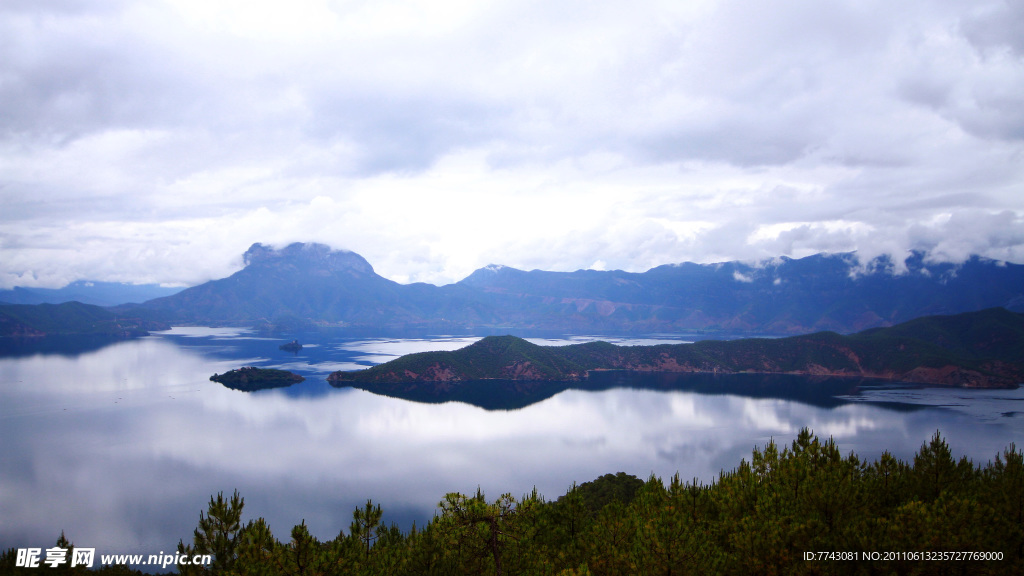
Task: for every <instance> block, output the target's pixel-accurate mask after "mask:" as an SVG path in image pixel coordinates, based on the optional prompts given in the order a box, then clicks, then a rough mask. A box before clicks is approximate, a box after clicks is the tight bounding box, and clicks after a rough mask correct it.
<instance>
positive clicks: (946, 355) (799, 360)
mask: <svg viewBox="0 0 1024 576" xmlns="http://www.w3.org/2000/svg"><path fill="white" fill-rule="evenodd" d="M599 370H629V371H640V372H677V373H728V374H734V373H742V372H754V373H766V374H807V375H816V376H856V377H861V378H884V379H888V380H896V381H905V382H919V383H925V384H942V385H949V386H964V387H978V388H1000V387H1015V386H1016V385H1017V384H1019V383H1020V382H1024V314H1018V313H1014V312H1010V311H1007V310H1005V309H1001V308H1000V309H990V310H984V311H981V312H973V313H965V314H960V315H955V316H934V317H929V318H921V319H917V320H914V321H911V322H908V323H905V324H901V325H899V326H895V327H892V328H881V329H873V330H869V331H864V332H861V333H858V334H854V335H851V336H842V335H840V334H836V333H834V332H820V333H815V334H810V335H805V336H793V337H788V338H778V339H769V338H751V339H743V340H733V341H712V340H706V341H701V342H697V343H694V344H661V345H655V346H615V345H613V344H609V343H606V342H589V343H586V344H574V345H569V346H557V347H544V346H538V345H536V344H531V343H530V342H527V341H526V340H523V339H521V338H516V337H514V336H489V337H487V338H484V339H482V340H480V341H478V342H476V343H474V344H472V345H470V346H467V347H465V348H462V349H460V350H455V351H451V352H423V353H419V354H410V355H407V356H403V357H401V358H397V359H395V360H392V361H390V362H387V363H384V364H380V365H378V366H374V367H372V368H368V369H366V370H360V371H354V372H335V373H333V374H331V375H330V377H329V378H328V381H329V382H331V384H333V385H336V386H342V385H348V384H355V385H373V384H394V383H429V384H430V385H431V386H432V387H434V388H435V389H451V388H452V386H451V384H452V383H459V382H467V381H473V380H488V379H495V380H522V381H566V382H574V381H580V380H583V379H586V378H587V377H588V373H589V372H591V371H599Z"/></svg>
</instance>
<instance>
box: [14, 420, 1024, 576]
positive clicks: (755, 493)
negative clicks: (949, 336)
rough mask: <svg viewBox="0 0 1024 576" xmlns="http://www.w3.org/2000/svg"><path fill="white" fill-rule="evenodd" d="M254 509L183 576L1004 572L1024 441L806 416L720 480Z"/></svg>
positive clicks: (208, 518) (1010, 557) (238, 509)
mask: <svg viewBox="0 0 1024 576" xmlns="http://www.w3.org/2000/svg"><path fill="white" fill-rule="evenodd" d="M243 508H244V499H243V498H242V497H241V496H240V495H239V494H238V492H237V491H236V492H235V493H234V494H233V495H232V496H231V497H225V496H224V494H223V493H221V494H217V495H216V497H211V498H210V503H209V508H208V510H207V512H206V513H200V520H199V525H198V527H197V528H196V530H195V532H194V534H193V537H192V538H191V539H190V540H191V541H190V542H189V543H188V544H186V543H185V542H184V541H182V542H180V543H179V545H178V551H179V552H180V553H181V554H188V555H194V554H210V555H212V557H213V563H212V565H210V566H208V567H196V566H182V567H180V572H181V573H182V574H200V573H216V574H240V575H241V574H247V575H268V576H269V575H278V574H282V575H283V574H289V575H290V574H322V575H335V574H338V575H340V574H367V575H369V574H410V575H411V574H425V575H432V574H437V575H448V574H495V575H501V574H538V575H541V574H543V575H562V576H571V575H583V574H595V575H597V574H607V575H617V574H622V575H625V574H709V573H716V574H873V573H886V574H888V573H898V574H947V573H948V574H960V573H971V574H1005V573H1013V572H1014V571H1015V570H1017V571H1019V570H1020V569H1021V568H1020V567H1021V566H1022V565H1024V458H1022V454H1021V452H1020V451H1019V450H1018V449H1017V448H1016V446H1015V445H1013V444H1011V445H1010V446H1009V447H1007V448H1006V449H1005V450H1004V451H1003V453H1001V454H998V455H996V456H995V459H994V460H993V461H990V462H988V463H987V464H985V465H983V466H976V465H974V464H973V463H972V462H971V461H969V460H967V459H966V458H961V459H959V460H956V459H955V458H954V457H953V455H952V454H951V452H950V449H949V446H948V444H947V443H946V441H945V440H944V439H943V438H942V437H941V436H940V434H939V433H938V432H936V433H935V435H934V436H933V437H932V438H931V440H930V441H928V442H926V443H924V444H923V445H922V446H921V448H920V450H919V451H918V453H917V454H916V455H915V456H914V458H913V459H912V461H909V462H904V461H901V460H899V459H897V458H895V457H893V456H892V455H891V454H889V453H884V454H883V455H882V456H881V457H880V458H879V459H878V460H877V461H874V462H866V461H864V460H862V459H861V458H859V457H858V456H857V455H856V454H853V453H850V454H847V455H843V454H842V453H840V450H839V449H838V447H837V446H836V444H835V442H834V441H833V440H832V439H829V440H826V441H822V440H820V439H819V438H818V437H817V436H815V435H814V434H812V433H811V432H810V431H809V430H807V429H804V430H801V431H800V433H799V434H798V435H797V437H796V438H795V439H794V440H793V441H792V443H791V444H789V445H788V446H787V445H779V444H776V443H775V442H774V441H773V442H769V443H768V444H767V445H765V446H764V447H763V448H759V449H755V450H754V451H753V453H752V454H751V457H750V459H749V460H747V459H744V460H742V461H741V462H740V463H739V465H738V466H737V467H736V468H734V469H733V470H730V471H722V472H721V473H720V474H719V476H718V477H717V478H716V479H715V480H714V481H712V482H710V483H702V482H700V481H698V480H696V479H694V480H692V481H683V480H682V479H681V478H680V477H679V475H678V474H676V475H675V476H674V477H672V478H670V479H668V481H667V482H666V481H663V480H662V479H661V478H658V477H656V476H653V475H652V476H651V477H650V478H648V479H647V480H646V481H643V480H640V479H638V478H636V477H634V476H630V475H628V474H625V473H622V472H620V473H618V474H606V475H604V476H602V477H600V478H597V479H595V480H593V481H591V482H587V483H584V484H580V485H573V486H572V487H571V488H569V490H568V491H567V492H566V493H565V494H564V495H562V496H559V497H558V498H556V499H554V500H547V499H545V498H544V497H543V496H542V495H540V494H538V493H537V491H536V490H533V491H532V492H531V493H528V494H524V495H521V496H518V497H516V496H513V495H512V494H502V495H501V496H499V497H497V498H490V497H487V496H486V495H485V494H484V492H483V491H482V490H480V489H478V490H477V492H476V493H473V494H461V493H457V492H452V493H449V494H447V495H445V496H444V498H443V499H442V500H441V501H440V502H439V504H438V509H437V513H436V514H435V516H434V518H433V519H431V520H430V521H429V522H427V523H426V524H425V525H423V526H422V527H417V526H415V525H414V526H413V527H412V528H411V529H409V530H402V529H400V528H399V527H397V526H395V525H393V524H392V525H388V526H385V525H383V524H382V523H381V517H382V509H381V505H380V504H379V503H374V502H372V501H370V500H367V502H366V504H365V506H361V507H359V508H357V509H356V510H355V511H354V512H353V519H352V523H351V524H350V526H349V527H348V530H347V532H346V531H345V530H340V531H339V533H338V535H337V536H336V537H334V538H332V539H330V540H327V541H321V540H318V539H317V538H316V537H314V536H313V535H312V534H310V532H309V530H308V528H307V527H306V525H305V522H303V523H300V524H299V525H297V526H295V527H293V528H292V529H291V532H290V534H288V536H286V537H285V538H281V537H280V536H279V535H275V534H274V533H272V531H271V529H270V527H269V526H268V525H267V522H266V521H265V520H264V519H263V518H256V519H253V520H249V521H247V522H243V521H242V512H243ZM61 538H62V539H63V534H62V535H61ZM14 552H15V551H14V550H13V549H11V550H9V551H7V552H6V553H4V554H3V555H2V556H0V571H2V572H3V573H10V572H14V571H16V570H18V569H16V568H14ZM823 553H824V554H823ZM830 554H831V555H830ZM839 554H843V555H844V556H839ZM120 568H123V567H120ZM107 570H109V568H108V569H107ZM68 571H69V572H70V571H71V570H70V569H69V570H68ZM119 572H121V570H119ZM123 572H124V573H127V572H128V571H127V570H126V569H125V570H124V571H123Z"/></svg>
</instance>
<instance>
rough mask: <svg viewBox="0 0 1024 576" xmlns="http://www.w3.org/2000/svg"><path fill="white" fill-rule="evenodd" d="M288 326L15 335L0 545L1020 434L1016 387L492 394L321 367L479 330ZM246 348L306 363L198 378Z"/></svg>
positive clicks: (698, 387)
mask: <svg viewBox="0 0 1024 576" xmlns="http://www.w3.org/2000/svg"><path fill="white" fill-rule="evenodd" d="M291 337H292V336H291V335H290V336H288V338H291ZM297 337H298V338H299V339H300V341H301V342H303V344H304V345H305V347H304V348H303V349H302V350H301V351H300V352H299V353H297V354H292V353H289V352H284V351H281V350H279V349H278V345H279V344H282V343H283V342H285V341H286V338H265V337H261V336H258V335H256V334H255V333H250V332H247V331H244V330H239V329H212V328H176V329H174V330H171V331H169V332H164V333H159V334H155V335H153V336H150V337H147V338H143V339H139V340H133V341H127V342H119V343H115V344H112V345H108V346H104V347H98V348H96V347H95V346H93V347H92V348H93V349H87V350H84V351H83V350H82V348H81V347H79V349H78V351H75V352H72V351H69V350H68V346H66V345H63V344H62V345H53V346H52V347H50V348H49V349H47V350H46V351H45V352H39V351H38V350H36V351H33V350H28V349H22V350H14V351H10V350H9V351H8V352H7V355H6V356H4V357H0V438H2V441H0V547H2V548H7V547H29V546H31V547H44V548H45V547H48V546H52V544H53V543H54V541H55V540H56V539H57V537H58V536H59V535H60V533H61V531H62V530H63V531H64V532H65V534H66V535H67V537H68V538H69V539H70V540H72V541H73V542H74V543H75V544H76V545H77V546H82V547H94V548H96V550H97V554H101V553H102V554H107V553H110V554H114V553H124V554H135V553H138V554H156V553H159V552H161V551H172V550H173V549H174V548H175V546H176V545H177V543H178V540H179V539H185V540H186V541H189V540H190V539H191V536H192V531H193V529H194V528H195V527H196V525H197V523H198V520H199V512H200V511H201V510H205V509H206V506H207V503H208V501H209V499H210V496H211V495H212V494H215V493H217V492H220V491H223V492H225V493H227V494H230V493H231V492H232V491H233V490H235V489H238V490H239V492H240V493H241V495H242V496H243V497H244V498H245V514H244V516H243V520H248V519H250V518H256V517H259V516H262V517H264V518H266V519H267V521H268V522H269V523H270V526H271V529H272V530H273V531H274V534H275V535H276V536H277V537H278V538H279V539H282V540H287V539H288V538H289V534H290V531H291V528H292V527H293V526H294V525H296V524H298V523H299V522H301V521H302V520H305V521H306V523H307V525H308V526H309V527H310V530H311V532H312V533H313V534H314V535H316V536H317V537H319V538H321V539H330V538H333V537H335V536H336V535H337V534H338V532H339V531H340V530H342V529H344V530H346V531H347V530H348V526H349V523H350V522H351V520H352V511H353V509H355V508H356V507H357V506H360V505H361V504H364V503H365V502H366V500H367V498H372V499H373V500H374V502H377V503H380V504H381V505H382V507H383V510H384V515H385V516H384V521H385V522H386V523H387V522H395V523H398V524H399V525H400V526H402V527H403V528H407V527H408V526H410V525H411V524H412V523H413V522H417V523H420V524H422V523H423V522H426V521H428V520H429V519H430V518H431V517H432V516H433V514H434V510H435V506H436V504H437V503H438V501H440V500H441V499H442V498H443V497H444V495H445V493H447V492H451V491H460V492H472V491H474V490H476V489H477V487H478V486H479V487H481V488H482V489H483V490H484V492H485V493H486V494H487V495H488V497H489V498H491V499H493V498H496V497H497V496H499V495H500V494H502V493H503V492H511V493H513V494H514V495H517V496H519V495H522V494H523V493H526V492H528V491H530V490H531V489H532V488H533V487H534V486H536V487H537V489H538V490H539V491H540V492H541V494H543V495H545V496H546V497H548V498H551V499H553V498H556V497H558V496H560V495H562V494H564V493H565V492H566V490H567V489H568V488H569V487H570V486H571V485H572V483H573V482H585V481H588V480H592V479H594V478H596V477H598V476H600V475H602V474H605V473H609V472H611V473H614V472H618V471H624V472H627V473H630V474H635V475H637V476H639V477H641V478H646V477H648V476H649V475H650V474H652V473H654V474H657V475H659V476H661V477H663V478H664V479H666V480H667V479H668V477H669V476H671V475H672V474H674V473H676V472H677V471H678V472H679V473H680V475H681V476H682V477H683V478H684V479H692V478H699V479H701V480H703V481H710V480H712V479H714V478H715V477H716V476H717V474H718V473H719V471H720V470H722V469H732V468H734V467H735V466H736V465H737V464H738V463H739V461H740V459H741V458H744V457H746V458H749V457H750V453H751V450H752V449H753V448H754V447H755V446H763V445H764V444H765V443H766V442H767V441H769V439H772V438H774V439H775V440H776V441H777V442H780V443H785V444H788V443H789V442H791V441H792V440H793V438H794V437H795V436H796V434H797V432H798V431H799V429H800V428H801V427H804V426H806V427H809V428H811V429H812V430H813V431H814V432H815V433H817V434H818V435H819V436H821V437H823V438H824V437H828V436H833V437H834V438H835V439H836V441H837V442H838V444H839V445H840V447H841V448H842V449H843V451H846V452H848V451H850V450H853V451H855V452H857V453H858V454H860V455H862V456H864V457H867V458H871V459H874V458H877V457H878V455H880V454H881V453H882V451H884V450H889V451H891V452H892V453H894V454H895V455H896V456H897V457H899V458H902V459H910V458H912V457H913V454H914V453H915V452H916V451H917V449H918V448H920V446H921V445H922V443H924V442H926V441H927V440H928V439H929V438H930V437H931V435H932V434H934V433H935V431H936V430H941V432H942V434H943V435H944V436H945V437H946V438H947V440H948V442H949V444H950V446H951V448H952V449H953V451H954V454H955V455H957V456H958V457H959V456H960V455H966V456H968V457H969V458H971V459H972V460H974V461H975V463H984V462H987V461H989V460H991V459H993V458H994V456H995V454H996V453H997V452H1001V451H1002V450H1003V449H1004V448H1005V447H1007V445H1008V444H1009V443H1011V442H1016V443H1017V444H1018V445H1024V441H1022V440H1024V389H1018V390H1009V391H1005V390H1003V391H984V390H960V389H943V388H921V387H913V386H901V385H894V384H886V385H880V384H878V383H873V384H872V383H860V384H861V385H860V387H859V388H854V387H853V386H854V385H855V384H856V383H854V382H850V381H835V380H833V381H827V382H810V381H807V380H803V379H798V378H778V377H775V378H774V379H771V378H767V379H766V378H764V377H756V376H747V377H740V378H711V377H707V376H704V377H689V378H684V377H681V378H666V377H649V378H646V379H644V378H627V377H625V376H623V375H607V376H605V377H604V379H603V380H601V381H600V382H597V383H595V384H592V385H591V386H590V388H591V389H571V390H566V391H564V392H560V393H557V394H555V395H553V396H550V397H548V398H546V399H544V400H542V401H540V402H537V403H535V404H531V405H529V406H525V407H523V408H521V409H517V410H487V409H484V408H481V407H478V406H474V405H471V404H466V403H460V402H448V403H440V404H437V403H435V404H429V403H419V402H412V401H408V400H401V399H395V398H388V397H385V396H378V395H374V394H371V393H368V392H365V391H361V390H355V389H351V388H344V389H335V388H332V387H331V386H329V385H328V384H327V382H326V380H325V379H326V376H327V375H328V374H329V373H330V372H332V371H334V370H339V369H355V368H358V367H365V366H369V365H372V364H376V363H380V362H383V361H386V360H388V359H390V358H393V357H396V356H398V355H401V354H406V353H409V352H416V351H424V350H438V349H449V350H450V349H456V348H460V347H463V346H466V345H468V344H470V343H472V342H474V341H475V340H477V338H466V337H434V338H425V339H365V338H364V339H353V338H344V337H341V336H338V335H333V334H331V333H326V332H321V333H315V334H302V335H298V336H297ZM591 339H595V338H593V337H574V338H566V339H535V340H534V341H535V342H538V343H541V344H565V343H570V342H581V341H585V340H591ZM601 339H605V340H610V341H613V342H616V343H626V344H649V343H654V342H665V341H669V342H673V341H675V342H678V341H685V340H686V338H676V339H673V338H671V337H664V336H656V337H651V338H649V339H627V338H601ZM247 365H257V366H264V367H277V368H283V369H287V370H292V371H294V372H298V373H300V374H302V375H303V376H305V377H306V378H307V380H306V381H305V382H303V383H302V384H299V385H297V386H293V387H291V388H287V389H278V390H265V391H260V392H256V393H245V392H238V391H234V390H229V389H226V388H224V387H222V386H221V385H219V384H216V383H214V382H210V381H209V377H210V376H211V375H212V374H214V373H223V372H226V371H228V370H230V369H233V368H238V367H241V366H247ZM816 390H825V392H816Z"/></svg>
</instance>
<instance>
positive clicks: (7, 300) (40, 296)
mask: <svg viewBox="0 0 1024 576" xmlns="http://www.w3.org/2000/svg"><path fill="white" fill-rule="evenodd" d="M181 290H182V288H172V287H167V286H160V285H159V284H125V283H121V282H89V281H86V280H79V281H77V282H72V283H70V284H68V285H67V286H65V287H63V288H24V287H21V286H15V287H14V288H12V289H10V290H0V303H4V304H62V303H64V302H81V303H82V304H92V305H93V306H116V305H118V304H124V303H126V302H145V301H146V300H152V299H153V298H160V297H161V296H170V295H171V294H176V293H178V292H180V291H181Z"/></svg>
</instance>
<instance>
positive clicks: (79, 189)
mask: <svg viewBox="0 0 1024 576" xmlns="http://www.w3.org/2000/svg"><path fill="white" fill-rule="evenodd" d="M1022 14H1024V13H1022V11H1021V9H1020V8H1018V7H1017V6H1015V5H1012V4H1011V3H1007V2H1002V1H999V0H991V1H988V2H982V3H975V4H972V5H971V6H969V7H968V6H964V5H962V4H961V3H959V2H923V1H921V2H916V1H912V2H905V3H901V4H900V5H899V6H892V5H891V4H882V3H880V2H867V3H863V2H861V3H838V4H836V3H832V4H822V3H819V2H809V1H807V2H795V3H787V4H785V5H756V6H752V5H750V4H749V3H741V2H735V1H732V0H717V1H714V2H708V3H702V4H699V5H698V4H689V3H688V4H684V5H679V4H677V3H659V2H649V3H644V4H641V5H631V6H629V7H626V6H624V5H618V4H615V3H597V4H595V3H574V2H555V3H552V2H535V3H522V2H516V3H511V2H504V1H495V2H490V3H475V4H473V5H468V6H459V5H454V4H447V3H417V2H415V1H412V0H410V1H408V2H402V3H399V4H394V5H390V8H389V9H388V11H386V12H385V11H383V9H382V8H381V7H380V6H379V5H376V4H374V3H345V4H340V3H319V2H313V1H310V2H297V3H294V4H290V5H288V6H278V5H273V4H267V5H262V4H254V5H252V6H248V7H247V8H246V10H244V11H239V10H237V9H236V8H235V7H234V5H233V4H231V3H228V2H204V3H192V2H188V1H185V0H180V1H178V0H176V1H173V2H172V1H168V2H166V3H147V4H138V3H108V2H90V1H87V0H81V1H77V2H72V1H68V2H62V3H47V4H46V5H45V6H38V5H37V3H31V2H20V1H18V2H8V3H4V5H3V6H2V7H0V38H3V40H2V41H0V101H2V102H4V111H3V113H2V114H0V206H2V208H3V209H2V210H0V226H2V229H0V252H2V253H3V258H0V262H2V264H0V284H2V285H4V286H9V285H12V284H14V283H19V282H23V283H34V284H45V285H54V284H57V283H59V282H64V281H68V280H74V279H79V278H87V279H96V280H104V279H111V278H113V277H117V278H118V279H127V280H137V281H142V280H143V279H145V280H147V281H150V280H153V279H156V280H157V281H162V282H185V283H195V282H201V281H203V280H206V279H209V278H212V277H217V276H220V275H225V274H228V273H230V272H231V271H232V270H233V269H235V268H236V267H237V266H238V265H239V261H238V256H237V255H238V254H240V253H241V252H242V251H244V249H245V247H246V246H247V245H248V244H249V243H251V242H254V241H263V242H279V243H284V242H290V241H321V242H327V243H329V244H331V245H333V246H335V247H339V248H348V249H353V250H356V251H358V252H361V253H363V254H364V255H365V256H366V257H367V258H369V259H370V261H371V262H373V263H374V265H375V267H376V268H377V269H378V270H380V271H381V272H382V273H385V274H387V275H389V276H390V277H392V278H396V279H399V280H403V281H411V280H425V281H432V282H450V281H454V280H458V279H459V278H460V277H461V276H462V275H464V274H467V273H468V272H469V271H471V270H472V269H473V268H474V267H477V266H482V265H484V264H487V263H488V262H492V261H493V262H500V263H505V264H509V265H521V266H525V267H537V268H551V269H577V268H585V267H588V266H591V265H594V264H595V263H597V264H598V265H605V266H608V267H618V268H625V269H634V270H639V269H645V268H647V267H650V266H653V265H657V264H661V263H669V262H678V261H681V260H695V261H702V262H707V261H714V260H722V259H734V258H738V259H758V258H770V257H775V256H780V255H790V256H794V255H801V254H804V253H809V252H814V251H823V250H844V251H846V250H859V251H861V252H862V253H864V254H872V255H874V254H877V253H893V254H901V253H904V252H905V251H906V250H909V249H927V250H933V251H934V255H935V257H942V258H951V259H958V258H962V257H963V255H964V251H965V250H967V251H973V252H977V253H979V254H982V255H987V256H991V257H996V258H1018V259H1019V258H1020V253H1021V251H1022V244H1021V241H1020V235H1019V233H1018V230H1019V226H1020V221H1021V218H1022V215H1024V206H1022V204H1021V201H1020V198H1021V197H1022V196H1021V194H1022V192H1024V189H1022V186H1024V184H1022V182H1024V167H1022V166H1024V165H1022V164H1021V162H1020V157H1021V154H1022V153H1024V102H1022V100H1021V99H1020V98H1019V97H1018V95H1019V94H1021V93H1024V58H1022V56H1021V55H1022V52H1024V51H1022V45H1021V41H1020V37H1021V36H1022V35H1021V34H1018V33H1017V32H1018V31H1019V30H1020V26H1021V22H1024V16H1022ZM949 222H955V223H956V227H955V228H954V227H953V225H952V224H948V223H949ZM993 226H996V227H997V228H995V229H993V228H992V227H993ZM941 234H945V235H946V236H944V237H941V238H940V237H938V236H937V235H941ZM126 247H130V248H126ZM552 247H558V248H557V249H552ZM114 258H117V266H116V269H115V267H114V266H112V265H107V264H104V263H106V262H111V261H113V259H114ZM175 258H181V259H182V260H180V261H176V260H174V259H175ZM197 261H202V262H203V263H202V264H201V265H199V266H196V265H195V262H197Z"/></svg>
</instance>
